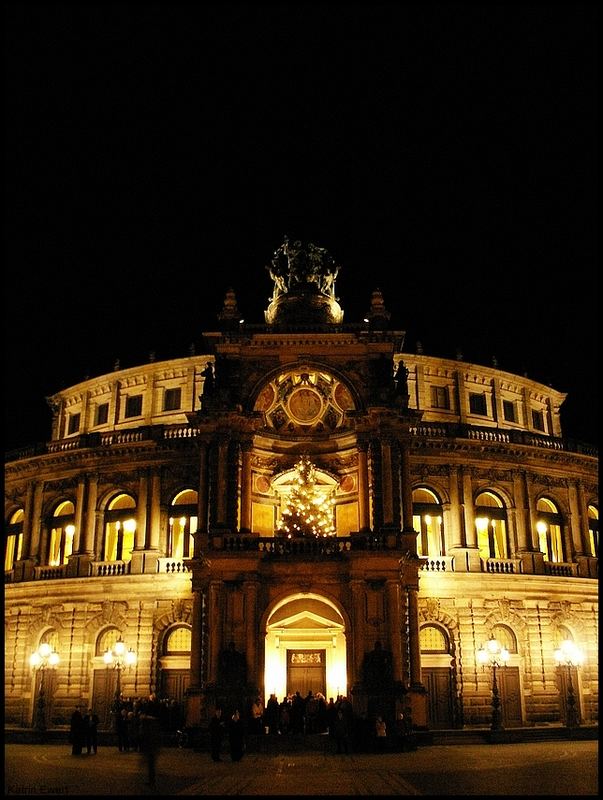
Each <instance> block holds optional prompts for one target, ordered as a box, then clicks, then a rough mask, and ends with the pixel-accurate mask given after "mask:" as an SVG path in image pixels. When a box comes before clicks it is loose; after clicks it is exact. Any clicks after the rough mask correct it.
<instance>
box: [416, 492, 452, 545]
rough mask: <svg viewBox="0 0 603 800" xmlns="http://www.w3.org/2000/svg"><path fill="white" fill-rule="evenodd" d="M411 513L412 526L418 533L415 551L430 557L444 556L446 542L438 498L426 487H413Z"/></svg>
mask: <svg viewBox="0 0 603 800" xmlns="http://www.w3.org/2000/svg"><path fill="white" fill-rule="evenodd" d="M412 513H413V528H414V529H415V530H416V531H417V533H418V534H419V535H418V536H417V553H418V554H419V555H420V556H423V557H427V556H429V557H430V558H433V557H435V556H445V555H446V543H445V540H444V526H443V525H442V519H443V512H442V504H441V502H440V498H439V497H438V496H437V495H436V494H435V492H432V491H431V489H427V488H426V487H419V488H417V489H413V493H412Z"/></svg>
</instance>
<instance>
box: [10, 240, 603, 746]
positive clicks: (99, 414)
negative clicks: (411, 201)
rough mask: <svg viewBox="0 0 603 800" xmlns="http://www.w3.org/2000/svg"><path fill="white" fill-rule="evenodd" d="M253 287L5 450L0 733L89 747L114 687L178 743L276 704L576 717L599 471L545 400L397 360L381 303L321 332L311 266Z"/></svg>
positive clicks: (581, 720) (457, 723) (590, 704)
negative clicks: (223, 714)
mask: <svg viewBox="0 0 603 800" xmlns="http://www.w3.org/2000/svg"><path fill="white" fill-rule="evenodd" d="M268 272H269V275H270V278H271V279H272V282H273V286H274V288H273V295H272V297H271V298H270V299H269V300H268V303H267V307H266V308H265V309H258V316H259V318H260V319H262V322H261V323H257V324H249V323H247V322H245V321H242V320H241V319H240V314H239V311H238V308H237V298H236V295H235V293H234V292H233V291H232V290H230V289H228V291H226V292H225V300H224V305H223V308H221V309H219V308H218V309H216V310H215V312H216V314H215V316H216V323H215V325H214V326H213V329H212V330H209V331H206V332H204V333H203V334H202V335H201V337H200V339H199V342H198V343H195V348H194V349H192V350H191V352H190V353H188V354H186V355H185V356H184V357H182V358H175V359H172V360H166V361H155V360H153V361H149V362H148V363H145V364H141V365H140V366H137V367H131V368H125V369H124V368H120V367H119V365H118V364H116V368H115V370H114V371H112V372H110V373H109V374H105V375H99V376H97V377H93V378H90V379H87V380H85V381H83V382H81V383H78V384H77V385H75V386H70V387H68V388H64V389H62V390H60V391H58V392H57V393H56V394H54V395H53V396H52V397H49V398H48V402H49V404H50V406H51V409H52V428H51V430H50V431H49V437H48V440H47V441H46V442H45V443H41V444H34V445H32V446H30V447H23V448H21V449H19V450H15V451H12V452H10V453H7V454H6V463H5V566H4V570H5V630H4V635H5V678H4V685H5V724H6V725H10V726H13V727H22V728H31V727H34V726H35V725H40V726H42V727H44V726H45V727H46V728H53V727H56V728H60V727H62V726H67V725H68V724H69V719H70V716H71V713H72V711H73V708H74V706H75V705H77V704H82V705H84V706H85V707H93V708H94V709H95V710H96V711H97V713H98V714H99V716H100V718H101V725H102V726H105V727H109V726H110V725H111V707H112V702H113V698H114V696H115V693H116V690H118V691H119V693H121V694H122V695H123V696H124V697H131V698H135V697H147V696H148V695H149V693H151V692H156V693H157V695H158V696H159V697H160V698H164V699H169V700H170V701H171V702H174V703H176V704H178V707H179V708H181V709H182V716H183V719H184V720H185V723H186V725H187V726H190V727H195V726H199V727H200V728H203V726H205V725H206V724H207V721H208V719H209V717H210V716H211V714H212V713H213V710H214V708H215V706H216V705H217V704H220V705H223V706H229V707H231V706H232V707H234V706H239V707H241V708H242V711H243V713H244V714H246V713H248V710H249V708H250V705H251V703H252V702H253V700H254V699H255V698H256V697H257V696H260V697H261V698H262V700H263V702H264V703H266V702H267V700H268V698H269V697H270V695H272V694H275V695H276V696H277V698H278V700H279V702H280V701H281V700H282V698H284V697H286V696H287V695H293V694H295V693H296V692H298V691H299V692H300V693H301V695H302V696H306V695H307V694H308V692H309V691H312V692H313V693H314V694H316V693H318V692H321V693H322V694H323V695H324V696H325V697H326V698H327V700H328V699H329V698H331V697H332V698H338V697H340V696H343V695H345V696H347V697H348V698H349V700H350V701H351V703H352V706H353V712H354V715H355V717H357V718H358V719H370V718H371V717H372V716H373V715H375V714H377V713H381V714H383V715H385V716H386V718H387V719H388V720H392V721H393V720H396V719H399V718H400V715H401V714H405V715H407V717H408V718H409V719H411V720H412V726H413V727H414V728H415V729H416V730H425V731H429V730H438V729H455V728H456V729H462V728H471V727H472V726H476V727H479V726H482V727H483V726H488V725H490V721H491V719H492V716H493V711H494V713H496V714H498V715H499V722H500V725H501V727H504V728H505V729H509V728H522V727H534V726H539V725H542V726H546V725H556V724H561V725H565V724H566V722H567V720H568V718H569V717H570V715H571V720H570V722H571V724H575V725H580V724H586V723H589V724H593V723H596V721H597V720H598V558H597V556H598V539H599V499H598V454H597V451H596V449H595V447H593V446H590V445H587V444H582V443H578V442H574V441H572V440H571V439H567V438H565V437H564V433H563V431H562V430H561V423H560V408H561V406H562V404H563V402H564V399H565V394H564V393H562V392H560V391H557V390H555V389H554V388H552V387H550V386H547V385H543V384H541V383H538V382H535V381H534V380H531V379H530V378H529V377H527V376H520V375H515V374H512V373H509V372H505V371H503V370H501V369H499V368H498V367H497V366H496V365H494V366H492V365H487V366H482V365H478V364H473V363H468V362H466V361H464V360H462V358H457V359H449V358H439V357H436V356H432V355H427V354H424V353H422V352H408V351H407V350H405V349H404V332H403V331H400V330H393V329H392V328H391V327H390V318H391V315H390V313H389V311H388V309H387V307H386V303H385V299H384V297H383V296H382V293H381V292H380V291H379V290H378V289H376V290H375V291H373V292H372V295H371V293H370V291H369V292H367V298H366V314H365V316H364V317H363V318H362V319H359V320H356V321H349V322H348V321H347V320H346V321H345V322H344V311H343V308H342V306H340V304H339V299H338V298H337V297H336V295H335V280H336V276H337V272H338V266H337V264H336V262H335V261H334V259H333V258H332V257H331V256H330V254H329V253H328V252H327V251H326V250H324V248H321V247H318V246H315V245H313V244H302V243H300V242H297V241H296V242H291V241H288V240H285V241H284V242H283V244H282V245H281V246H280V247H279V248H278V249H277V250H276V251H275V253H274V255H273V257H272V260H271V262H270V265H269V267H268ZM262 276H263V277H265V271H264V267H263V266H262V265H260V266H259V269H258V277H262ZM226 288H227V287H225V289H226ZM388 302H389V299H388ZM415 349H416V348H415ZM418 349H419V350H420V348H418ZM493 678H495V679H496V686H495V689H496V692H495V695H496V696H495V697H493V694H494V685H493ZM40 692H42V700H43V702H42V703H40ZM40 713H41V714H42V715H43V719H40V718H39V715H40Z"/></svg>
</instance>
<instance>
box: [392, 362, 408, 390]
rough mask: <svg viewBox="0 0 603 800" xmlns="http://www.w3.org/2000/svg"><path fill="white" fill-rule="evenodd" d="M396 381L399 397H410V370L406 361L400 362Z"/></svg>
mask: <svg viewBox="0 0 603 800" xmlns="http://www.w3.org/2000/svg"><path fill="white" fill-rule="evenodd" d="M394 380H395V382H396V394H397V395H398V396H399V397H408V369H407V367H406V364H405V363H404V361H399V362H398V369H397V370H396V374H395V376H394Z"/></svg>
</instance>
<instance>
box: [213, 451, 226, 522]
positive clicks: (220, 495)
mask: <svg viewBox="0 0 603 800" xmlns="http://www.w3.org/2000/svg"><path fill="white" fill-rule="evenodd" d="M217 460H218V463H217V465H216V467H217V473H216V480H217V486H216V494H215V497H214V505H215V524H216V526H217V527H218V528H224V527H226V510H227V508H228V497H227V492H228V437H227V436H220V437H219V438H218V446H217Z"/></svg>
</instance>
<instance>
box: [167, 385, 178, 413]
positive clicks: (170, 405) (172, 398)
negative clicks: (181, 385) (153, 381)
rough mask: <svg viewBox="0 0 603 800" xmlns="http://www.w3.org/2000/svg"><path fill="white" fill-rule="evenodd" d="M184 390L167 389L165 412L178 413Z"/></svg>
mask: <svg viewBox="0 0 603 800" xmlns="http://www.w3.org/2000/svg"><path fill="white" fill-rule="evenodd" d="M181 396H182V389H166V390H165V394H164V396H163V410H164V411H176V409H178V408H180V401H181Z"/></svg>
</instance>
